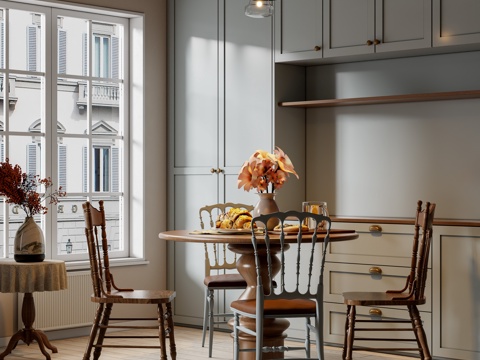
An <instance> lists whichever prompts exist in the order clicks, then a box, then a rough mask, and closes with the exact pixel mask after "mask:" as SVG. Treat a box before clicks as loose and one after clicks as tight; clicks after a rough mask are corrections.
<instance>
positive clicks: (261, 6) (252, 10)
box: [245, 0, 273, 18]
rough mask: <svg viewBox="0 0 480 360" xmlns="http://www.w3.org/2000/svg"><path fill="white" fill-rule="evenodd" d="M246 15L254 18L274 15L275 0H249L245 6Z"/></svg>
mask: <svg viewBox="0 0 480 360" xmlns="http://www.w3.org/2000/svg"><path fill="white" fill-rule="evenodd" d="M245 15H247V16H249V17H252V18H264V17H268V16H272V15H273V1H265V0H249V1H248V5H247V6H245Z"/></svg>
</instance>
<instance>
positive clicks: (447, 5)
mask: <svg viewBox="0 0 480 360" xmlns="http://www.w3.org/2000/svg"><path fill="white" fill-rule="evenodd" d="M478 19H480V2H479V1H477V0H462V1H461V2H459V1H456V0H433V46H448V45H464V44H474V43H480V21H478Z"/></svg>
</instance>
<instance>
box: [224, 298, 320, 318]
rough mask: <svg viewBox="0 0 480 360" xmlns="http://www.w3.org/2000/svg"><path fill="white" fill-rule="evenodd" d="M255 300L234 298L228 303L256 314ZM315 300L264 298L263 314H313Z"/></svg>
mask: <svg viewBox="0 0 480 360" xmlns="http://www.w3.org/2000/svg"><path fill="white" fill-rule="evenodd" d="M256 303H257V302H256V300H236V301H233V302H232V304H231V305H230V307H231V308H233V309H235V310H237V311H240V312H243V313H246V314H252V315H255V314H256ZM315 313H316V302H315V301H313V300H308V299H288V300H287V299H278V300H265V302H264V314H265V316H269V315H279V316H285V315H302V316H304V315H305V314H311V315H312V316H315Z"/></svg>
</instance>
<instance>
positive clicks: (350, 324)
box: [342, 305, 356, 360]
mask: <svg viewBox="0 0 480 360" xmlns="http://www.w3.org/2000/svg"><path fill="white" fill-rule="evenodd" d="M355 315H356V308H355V305H348V306H347V319H346V321H345V339H344V344H343V353H342V359H343V360H352V351H353V340H354V338H355Z"/></svg>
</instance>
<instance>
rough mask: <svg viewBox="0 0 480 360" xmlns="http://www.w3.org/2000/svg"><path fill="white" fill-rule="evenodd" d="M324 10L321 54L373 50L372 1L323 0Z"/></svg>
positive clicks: (326, 55) (357, 52) (344, 54)
mask: <svg viewBox="0 0 480 360" xmlns="http://www.w3.org/2000/svg"><path fill="white" fill-rule="evenodd" d="M402 1H403V0H402ZM323 9H324V11H323V35H324V36H323V38H324V48H323V56H324V57H334V56H348V55H360V54H371V53H373V52H374V51H375V48H374V46H373V42H374V40H375V0H324V2H323Z"/></svg>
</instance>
